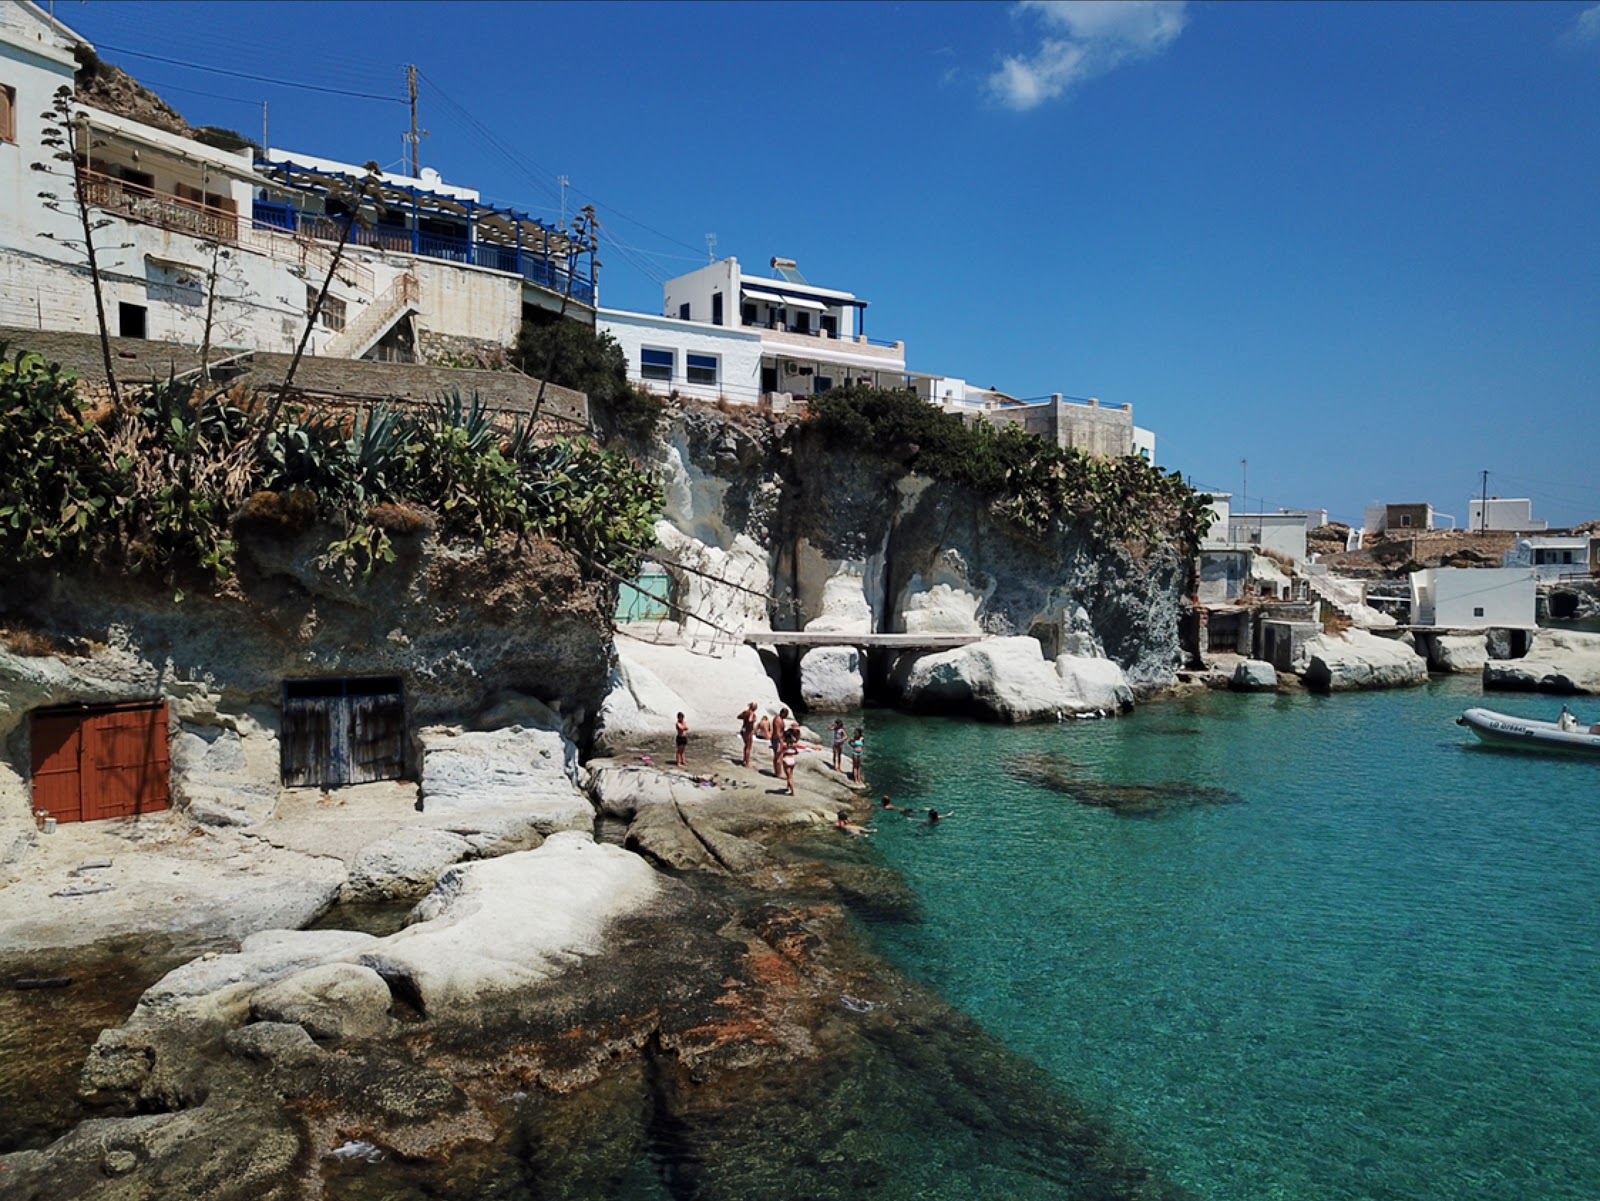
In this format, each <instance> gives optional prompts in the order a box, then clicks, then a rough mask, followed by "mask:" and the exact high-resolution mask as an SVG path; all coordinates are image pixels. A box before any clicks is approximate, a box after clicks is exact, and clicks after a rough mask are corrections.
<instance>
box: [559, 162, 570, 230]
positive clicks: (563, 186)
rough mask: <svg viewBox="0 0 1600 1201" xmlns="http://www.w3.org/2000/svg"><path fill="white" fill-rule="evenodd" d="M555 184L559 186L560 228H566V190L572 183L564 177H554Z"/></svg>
mask: <svg viewBox="0 0 1600 1201" xmlns="http://www.w3.org/2000/svg"><path fill="white" fill-rule="evenodd" d="M556 183H557V184H559V185H560V186H561V228H562V229H565V228H566V227H567V188H568V187H569V186H570V185H571V184H572V181H571V180H570V179H568V178H567V177H566V176H565V175H558V176H556Z"/></svg>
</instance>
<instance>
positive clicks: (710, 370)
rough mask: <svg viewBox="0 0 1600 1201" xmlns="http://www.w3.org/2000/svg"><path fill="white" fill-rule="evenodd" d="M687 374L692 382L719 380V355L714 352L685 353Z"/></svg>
mask: <svg viewBox="0 0 1600 1201" xmlns="http://www.w3.org/2000/svg"><path fill="white" fill-rule="evenodd" d="M684 358H685V363H686V366H687V371H686V375H687V378H688V380H689V382H690V383H691V384H715V383H716V382H717V356H716V355H712V354H691V355H685V356H684Z"/></svg>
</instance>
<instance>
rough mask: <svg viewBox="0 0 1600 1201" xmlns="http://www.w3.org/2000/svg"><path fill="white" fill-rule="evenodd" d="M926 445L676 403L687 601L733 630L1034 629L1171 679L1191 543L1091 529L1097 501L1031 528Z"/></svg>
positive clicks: (668, 436)
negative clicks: (910, 462)
mask: <svg viewBox="0 0 1600 1201" xmlns="http://www.w3.org/2000/svg"><path fill="white" fill-rule="evenodd" d="M915 449H916V448H915V447H901V446H887V447H859V448H855V449H847V450H844V451H841V450H839V449H838V448H837V447H836V446H830V445H827V444H825V443H824V441H823V440H822V439H819V438H817V437H815V436H811V435H810V434H809V433H808V431H807V429H806V427H805V426H803V425H798V424H793V423H784V422H780V421H776V420H769V419H766V418H763V417H761V416H759V415H757V414H753V413H747V412H746V413H738V414H728V413H724V412H720V411H717V410H715V409H705V408H680V409H675V410H674V411H673V412H672V414H671V415H670V417H669V419H668V421H667V422H666V423H664V428H663V429H662V430H661V431H660V434H659V437H658V443H657V446H656V450H655V453H656V457H657V459H658V461H659V463H660V465H661V467H662V470H663V472H664V474H665V476H666V479H667V489H666V494H667V509H666V514H665V520H664V521H663V523H662V525H661V527H660V528H659V529H658V534H659V536H660V539H661V543H662V546H663V549H664V551H665V553H666V556H667V558H668V559H669V560H670V561H672V562H675V563H678V564H681V565H682V567H681V569H676V568H672V567H671V564H670V563H669V570H670V571H672V574H673V575H674V577H675V578H674V591H675V594H676V595H675V600H676V601H677V603H678V604H680V605H681V606H682V607H683V609H685V610H687V611H688V612H689V613H692V614H694V615H696V616H698V617H701V618H705V619H707V622H708V623H710V624H714V625H717V626H722V627H724V628H761V625H762V624H763V623H766V622H770V623H771V627H772V628H774V629H804V630H811V631H827V630H836V631H840V632H846V633H862V632H869V631H875V632H907V633H984V634H991V635H1008V634H1031V635H1033V636H1034V638H1035V639H1037V641H1038V642H1039V644H1040V650H1041V652H1042V655H1043V656H1044V657H1048V658H1051V659H1054V658H1056V657H1057V656H1061V655H1067V656H1073V657H1098V656H1102V655H1103V656H1106V657H1109V658H1110V659H1112V660H1114V661H1115V662H1116V663H1118V664H1120V666H1121V667H1122V668H1123V670H1124V671H1125V673H1126V675H1127V678H1128V680H1129V681H1130V682H1131V683H1133V684H1134V685H1135V686H1136V687H1139V688H1142V689H1147V690H1148V689H1153V688H1156V687H1159V686H1162V685H1164V684H1166V683H1169V682H1170V681H1171V680H1172V678H1173V671H1174V668H1175V667H1176V665H1177V664H1178V663H1179V661H1180V651H1179V645H1178V619H1179V616H1180V610H1181V609H1182V606H1183V604H1184V585H1185V582H1186V579H1187V573H1188V566H1189V565H1188V561H1187V557H1186V556H1184V555H1182V554H1181V553H1180V552H1178V551H1177V550H1175V549H1174V548H1173V546H1172V545H1171V544H1159V545H1155V546H1148V547H1130V546H1128V545H1126V544H1124V543H1122V542H1119V541H1116V540H1113V539H1107V538H1104V537H1101V536H1097V535H1099V534H1100V533H1102V531H1097V529H1096V527H1095V515H1094V514H1092V513H1086V514H1083V515H1081V516H1079V517H1078V518H1077V519H1076V520H1066V521H1058V522H1056V523H1053V525H1052V527H1051V528H1050V529H1049V530H1048V531H1047V532H1045V533H1043V534H1036V533H1032V532H1030V531H1028V530H1026V529H1024V528H1022V527H1021V526H1020V525H1018V524H1017V523H1016V522H1014V521H1012V520H1010V519H1008V518H1006V517H1004V516H1002V515H1000V514H998V513H997V512H996V508H995V505H994V503H993V498H992V497H986V496H984V495H981V494H979V493H978V492H976V491H975V490H973V489H971V488H965V487H962V486H959V485H952V484H949V483H947V482H935V481H934V480H932V479H931V478H929V477H927V476H925V475H921V474H918V473H916V472H914V471H909V470H907V469H906V467H905V466H904V462H905V460H906V459H907V458H909V457H911V456H913V455H914V454H915ZM708 576H714V577H719V578H722V579H728V580H732V581H735V582H736V583H737V584H738V585H739V587H737V588H729V587H720V586H718V585H717V584H716V583H714V582H712V581H710V580H708V578H707V577H708ZM763 596H765V597H766V598H767V599H763ZM687 624H688V626H689V628H690V631H691V632H693V631H694V630H695V628H696V626H697V625H699V623H697V622H695V621H692V620H690V621H688V623H687ZM699 632H701V633H705V634H709V633H710V632H711V630H710V628H709V625H707V626H706V627H703V628H701V629H700V631H699ZM811 654H816V652H811ZM1045 666H1046V667H1048V664H1046V665H1045Z"/></svg>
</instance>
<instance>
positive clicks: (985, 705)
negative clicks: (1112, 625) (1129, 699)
mask: <svg viewBox="0 0 1600 1201" xmlns="http://www.w3.org/2000/svg"><path fill="white" fill-rule="evenodd" d="M1066 658H1068V659H1069V660H1072V662H1071V664H1070V665H1069V671H1070V672H1072V674H1073V675H1074V683H1073V685H1072V689H1075V690H1079V691H1071V690H1069V686H1068V683H1067V681H1066V678H1065V677H1064V676H1063V674H1062V672H1060V671H1058V670H1057V667H1056V664H1054V663H1051V662H1050V661H1049V660H1047V659H1046V658H1045V657H1044V652H1043V650H1042V649H1041V648H1040V646H1039V642H1038V640H1037V639H1035V638H1030V637H1028V636H1027V635H1018V636H1015V637H1010V638H986V639H984V640H983V641H982V642H974V643H972V644H971V645H970V646H963V647H957V648H956V649H954V650H948V651H939V652H937V653H934V654H927V655H919V656H916V657H915V658H914V659H912V660H910V661H909V662H906V661H904V660H903V661H902V663H901V664H899V665H897V666H896V668H895V677H896V682H897V683H898V685H899V687H900V692H901V696H902V698H903V700H904V701H905V703H906V704H907V705H909V706H911V707H912V708H917V709H932V710H957V711H964V710H971V711H976V712H977V713H979V714H981V715H983V716H986V717H990V718H993V719H995V720H998V721H1010V722H1026V721H1043V720H1047V719H1049V718H1053V717H1060V716H1062V715H1064V714H1069V713H1079V712H1087V711H1090V710H1093V709H1100V708H1108V707H1109V708H1115V707H1116V706H1115V705H1107V704H1104V703H1101V704H1089V703H1085V701H1084V700H1083V693H1082V691H1081V688H1082V687H1083V686H1084V685H1086V684H1088V683H1090V682H1091V681H1092V682H1093V683H1094V686H1095V687H1096V689H1109V690H1110V691H1109V692H1106V693H1103V694H1102V695H1105V696H1109V695H1114V694H1115V689H1116V685H1115V683H1114V681H1112V679H1111V677H1110V673H1109V672H1107V671H1105V669H1101V668H1094V669H1090V675H1089V676H1088V677H1086V678H1084V679H1083V680H1081V681H1080V680H1079V679H1078V677H1077V674H1076V673H1077V664H1078V662H1079V660H1077V659H1076V658H1075V657H1073V656H1066ZM1104 662H1109V661H1104ZM1111 666H1112V667H1115V666H1116V665H1115V664H1111ZM1117 675H1118V676H1120V675H1121V672H1120V670H1119V671H1118V672H1117ZM1126 686H1127V685H1126V682H1124V683H1123V687H1124V688H1126ZM1130 696H1131V694H1130Z"/></svg>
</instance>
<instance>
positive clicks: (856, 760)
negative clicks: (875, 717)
mask: <svg viewBox="0 0 1600 1201" xmlns="http://www.w3.org/2000/svg"><path fill="white" fill-rule="evenodd" d="M865 746H866V741H865V739H863V738H862V737H861V727H860V726H857V727H856V732H855V733H854V734H852V735H851V736H850V778H851V779H852V780H853V781H855V782H856V783H857V784H864V783H866V781H865V780H864V779H862V776H861V753H862V751H863V750H864V749H865Z"/></svg>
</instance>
